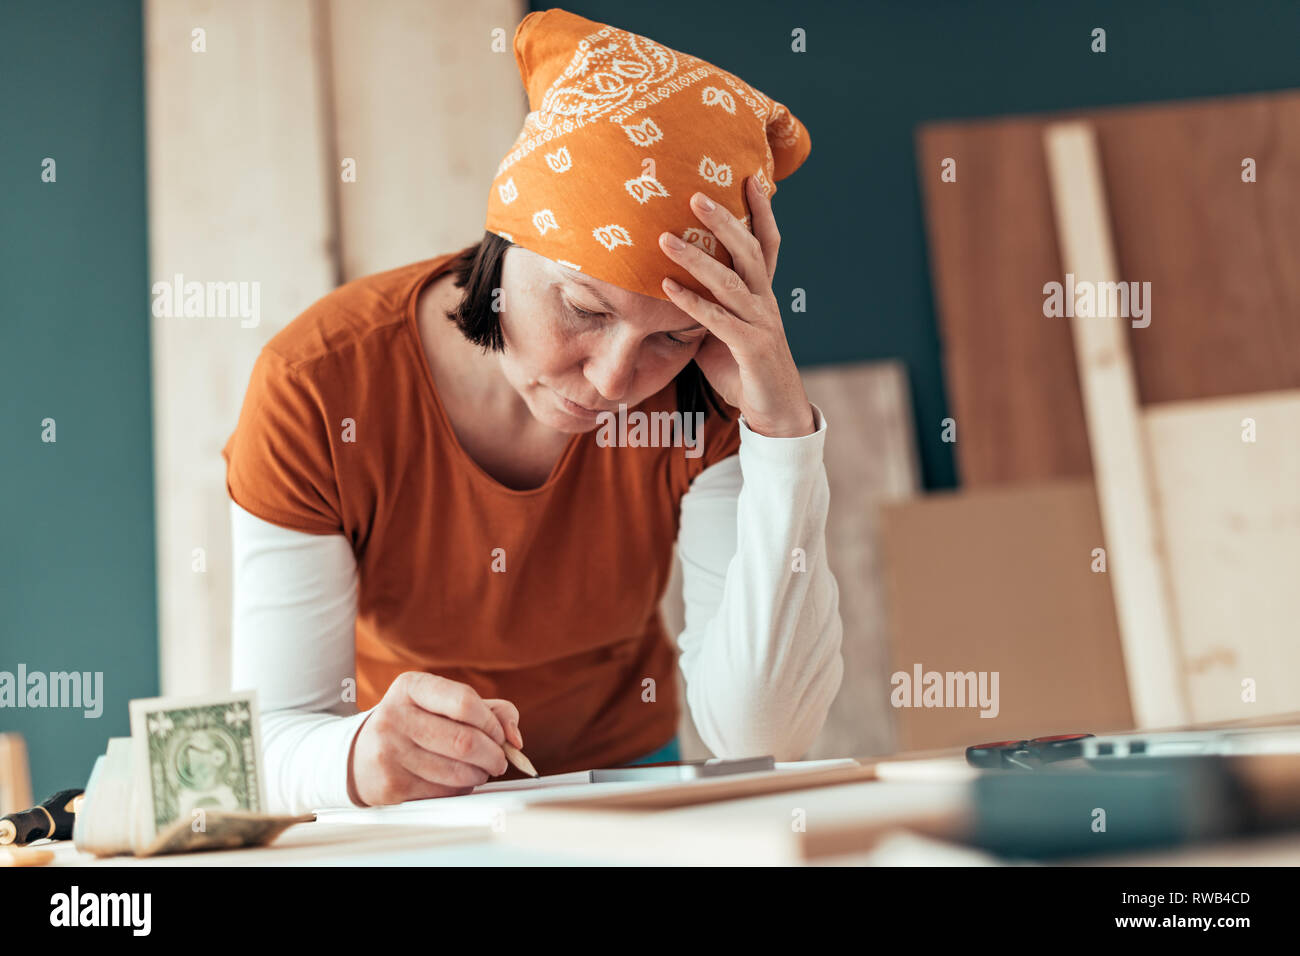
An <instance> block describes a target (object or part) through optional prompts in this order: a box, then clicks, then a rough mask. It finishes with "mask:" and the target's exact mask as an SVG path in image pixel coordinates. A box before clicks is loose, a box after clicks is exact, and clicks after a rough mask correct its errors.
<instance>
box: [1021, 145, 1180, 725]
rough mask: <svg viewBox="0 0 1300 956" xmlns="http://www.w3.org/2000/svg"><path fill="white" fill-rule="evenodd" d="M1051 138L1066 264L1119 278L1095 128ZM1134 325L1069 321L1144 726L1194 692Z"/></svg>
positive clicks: (1104, 278)
mask: <svg viewBox="0 0 1300 956" xmlns="http://www.w3.org/2000/svg"><path fill="white" fill-rule="evenodd" d="M1044 146H1045V148H1046V151H1047V165H1048V173H1049V178H1050V181H1051V184H1052V206H1053V210H1054V211H1055V214H1056V223H1057V240H1058V243H1059V245H1060V249H1061V261H1062V263H1063V265H1064V267H1065V271H1066V272H1068V273H1072V274H1073V275H1074V276H1075V281H1076V282H1091V283H1101V282H1116V281H1118V280H1119V278H1120V276H1119V269H1118V265H1117V263H1116V260H1115V252H1114V248H1113V245H1112V243H1111V235H1110V222H1109V217H1108V214H1107V211H1106V191H1105V183H1104V181H1103V179H1102V174H1101V166H1100V160H1099V157H1098V155H1097V146H1096V137H1095V135H1094V133H1093V130H1092V127H1091V126H1089V125H1088V124H1086V123H1082V122H1075V123H1062V124H1059V125H1052V126H1049V127H1048V128H1047V129H1046V131H1045V132H1044ZM1130 325H1131V320H1130V319H1129V318H1127V317H1114V316H1105V315H1102V316H1092V315H1077V314H1076V315H1075V316H1073V318H1071V320H1070V328H1071V331H1072V333H1073V336H1074V353H1075V358H1076V360H1077V361H1078V365H1079V379H1080V381H1081V383H1082V392H1083V403H1084V410H1085V414H1086V416H1087V423H1088V441H1089V445H1090V446H1091V449H1092V458H1093V463H1094V468H1095V470H1096V485H1097V496H1098V498H1099V499H1100V500H1101V518H1102V527H1103V529H1104V530H1105V535H1106V552H1107V562H1108V565H1109V576H1110V580H1111V585H1112V588H1113V590H1114V593H1115V610H1116V613H1117V615H1118V619H1119V633H1120V641H1121V644H1122V646H1123V648H1124V662H1125V664H1126V672H1127V674H1128V682H1129V693H1130V695H1131V698H1132V702H1133V717H1134V720H1135V723H1136V726H1138V727H1159V726H1167V725H1170V724H1182V723H1185V722H1186V721H1187V698H1186V688H1185V686H1184V683H1183V673H1182V666H1181V665H1182V660H1181V656H1180V654H1179V648H1178V643H1177V630H1176V624H1175V621H1174V619H1173V618H1172V616H1171V614H1170V609H1169V581H1168V577H1167V575H1166V571H1165V564H1164V555H1165V551H1164V545H1163V536H1162V533H1161V524H1160V521H1159V516H1158V515H1157V514H1156V512H1155V509H1154V506H1153V501H1152V496H1151V479H1150V476H1149V473H1148V472H1149V465H1148V461H1147V454H1146V446H1145V438H1146V436H1145V434H1144V433H1143V431H1142V424H1141V417H1140V416H1141V413H1140V411H1139V409H1138V399H1137V387H1136V385H1135V384H1134V381H1133V367H1132V363H1131V361H1130V359H1129V354H1128V342H1127V339H1126V330H1127V329H1128V328H1129V327H1130Z"/></svg>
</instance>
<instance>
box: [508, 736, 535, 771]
mask: <svg viewBox="0 0 1300 956" xmlns="http://www.w3.org/2000/svg"><path fill="white" fill-rule="evenodd" d="M501 748H502V749H503V750H505V752H506V759H507V760H509V761H510V762H511V763H512V764H514V765H515V766H516V767H518V768H519V769H520V770H522V771H523V772H524V773H526V774H528V776H530V777H536V776H537V771H536V770H535V769H533V762H532V761H531V760H529V759H528V758H527V757H525V756H524V754H523V751H522V750H520V749H519V748H517V747H514V746H512V745H511V744H508V743H506V744H502V745H501Z"/></svg>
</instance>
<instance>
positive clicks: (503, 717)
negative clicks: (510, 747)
mask: <svg viewBox="0 0 1300 956" xmlns="http://www.w3.org/2000/svg"><path fill="white" fill-rule="evenodd" d="M483 703H485V704H487V705H488V707H490V708H491V710H492V712H493V713H494V714H496V715H497V720H499V721H501V726H502V727H504V728H505V730H506V739H507V740H509V741H510V742H511V743H512V744H514V745H515V746H516V747H519V748H521V749H522V748H523V746H524V738H523V735H522V734H521V733H520V732H519V708H518V707H516V706H515V705H514V704H512V703H510V701H508V700H505V699H503V698H500V697H484V698H483Z"/></svg>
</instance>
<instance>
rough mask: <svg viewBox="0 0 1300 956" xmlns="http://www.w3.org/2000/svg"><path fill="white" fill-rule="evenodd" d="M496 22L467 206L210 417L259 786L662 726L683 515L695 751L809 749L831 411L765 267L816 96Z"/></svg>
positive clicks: (408, 793)
mask: <svg viewBox="0 0 1300 956" xmlns="http://www.w3.org/2000/svg"><path fill="white" fill-rule="evenodd" d="M515 56H516V60H517V62H518V63H519V66H520V71H521V74H522V76H523V79H524V82H525V85H526V86H527V87H528V90H529V95H530V103H531V104H532V105H533V110H532V112H530V113H529V117H528V120H527V122H526V123H525V126H524V129H523V131H522V132H521V133H520V136H519V139H518V140H517V142H516V144H515V146H514V148H512V150H511V152H510V153H509V154H507V156H506V158H505V159H504V160H503V161H502V163H501V166H500V168H499V169H498V173H497V176H496V179H495V180H494V182H493V188H492V192H491V194H490V199H489V205H488V218H487V231H486V233H485V236H484V239H483V241H482V242H480V243H479V244H478V245H476V246H471V247H470V248H468V249H466V250H463V251H462V252H461V253H459V254H452V255H445V256H442V257H440V258H437V259H434V260H430V261H428V262H420V263H415V264H413V265H410V266H406V267H403V268H400V269H395V270H392V271H390V272H385V273H380V274H378V275H374V276H367V277H365V278H363V279H359V280H357V281H355V282H351V283H349V284H347V285H345V286H343V287H342V288H340V289H338V290H336V291H335V292H333V293H331V294H330V295H328V296H326V297H325V298H324V299H322V300H320V301H319V302H317V303H316V304H315V305H313V306H312V307H311V308H310V309H308V310H307V311H306V312H305V313H304V314H303V315H301V316H299V317H298V318H297V319H295V320H294V321H293V322H292V323H290V324H289V325H288V326H287V327H286V328H285V329H284V330H283V331H281V332H280V333H279V334H278V335H276V336H275V337H274V338H273V339H272V340H271V341H270V342H269V343H268V344H267V346H266V348H265V349H263V351H262V353H261V355H260V356H259V357H258V361H257V363H256V365H255V367H254V371H253V375H252V379H251V381H250V383H249V389H248V393H247V395H246V396H245V400H244V407H243V410H242V411H241V414H240V420H239V423H238V426H237V428H236V431H235V433H234V434H233V435H232V436H231V439H230V441H229V442H228V443H227V445H226V448H225V450H224V452H223V454H224V456H225V457H226V460H227V487H228V490H229V492H230V496H231V516H232V530H233V546H234V574H235V581H234V589H235V601H234V625H233V635H232V638H233V684H234V686H235V687H236V688H243V687H255V688H257V690H258V693H259V700H260V703H261V707H262V731H263V752H264V758H265V763H266V772H267V791H268V802H269V803H270V805H271V807H272V808H273V809H276V810H287V811H291V812H300V811H305V810H310V809H313V808H316V807H323V806H338V805H342V806H346V805H348V804H349V803H350V804H354V805H379V804H388V803H396V802H401V801H405V800H414V799H423V798H428V797H436V796H445V795H450V794H460V793H466V792H468V791H469V790H470V789H472V788H473V787H475V786H477V785H479V784H481V783H483V782H485V781H487V780H488V779H489V778H490V777H494V776H498V775H501V774H503V773H506V772H507V770H508V769H509V767H508V764H507V762H506V759H505V756H504V751H503V749H502V744H503V743H505V742H507V741H508V742H510V743H512V744H513V745H514V746H516V747H519V748H521V749H526V752H527V754H528V756H529V757H530V758H531V759H532V761H533V763H534V764H535V765H536V767H537V768H538V769H539V771H540V772H542V773H558V772H564V771H568V770H577V769H587V768H591V767H598V766H614V765H619V764H626V763H629V762H643V761H646V760H652V759H678V755H677V753H676V747H675V729H676V726H677V722H678V716H679V705H678V700H677V691H676V684H675V681H674V673H673V669H674V660H675V656H676V655H675V653H674V650H673V648H672V645H671V642H670V640H669V636H668V634H667V633H666V631H665V629H664V626H663V623H662V621H661V619H660V615H659V611H658V605H659V602H660V599H661V597H662V595H663V593H664V590H665V587H666V583H667V580H668V576H669V571H670V566H671V558H672V548H673V543H674V539H676V540H677V546H678V551H679V553H680V556H681V559H682V565H683V574H684V586H683V595H684V598H685V603H686V628H685V630H684V631H683V633H682V634H681V635H680V636H679V638H678V642H679V645H680V649H681V656H680V666H681V668H682V672H683V675H684V677H685V683H686V690H687V694H686V696H687V699H688V703H689V706H690V709H691V714H692V716H693V718H694V720H695V723H696V725H697V727H698V729H699V731H700V735H701V737H702V738H703V740H704V742H705V743H706V744H707V745H708V746H709V747H710V748H711V749H712V750H713V752H714V753H715V754H717V755H719V756H748V755H758V754H772V755H774V756H776V757H777V759H795V758H797V757H799V756H800V755H801V754H802V753H803V752H804V751H805V750H806V749H807V748H808V746H809V745H810V744H811V743H812V740H813V738H814V737H815V736H816V735H817V733H818V731H819V730H820V728H821V725H822V723H823V721H824V720H825V716H826V712H827V710H828V708H829V706H830V703H831V700H832V698H833V697H834V696H835V693H836V692H837V690H838V688H839V685H840V680H841V676H842V670H843V665H842V662H841V658H840V636H841V624H840V619H839V610H838V591H837V587H836V583H835V579H834V577H833V576H832V574H831V572H830V570H829V568H828V567H827V565H826V559H825V553H824V552H825V547H824V531H825V521H826V509H827V503H828V490H827V484H826V476H825V469H824V467H823V464H822V445H823V442H824V440H825V431H826V423H825V422H824V421H823V420H822V417H821V414H820V412H819V411H818V410H817V409H815V408H814V407H813V406H811V405H810V403H809V402H808V398H807V396H806V395H805V393H804V389H803V385H802V383H801V381H800V378H799V374H798V371H797V369H796V367H795V365H794V361H793V359H792V358H791V355H790V351H789V348H788V346H787V344H786V339H785V334H784V330H783V328H782V324H781V315H780V309H779V306H778V304H777V300H776V297H775V295H774V294H773V292H772V287H771V282H772V275H773V273H774V271H775V267H776V255H777V246H778V242H779V236H778V234H777V227H776V222H775V219H774V217H773V214H772V209H771V205H770V202H769V198H768V195H769V193H770V192H772V191H774V190H775V186H774V181H775V180H778V179H781V178H783V177H784V176H785V175H788V174H789V173H791V172H793V171H794V169H795V168H797V167H798V166H799V165H800V164H801V163H802V162H803V160H804V159H805V158H806V157H807V155H808V152H809V150H810V148H811V146H810V143H809V140H808V136H807V132H806V130H804V128H803V126H802V125H801V124H799V122H798V120H796V119H795V118H794V117H793V116H791V115H790V114H789V112H788V111H787V110H785V108H784V107H783V106H781V104H779V103H775V102H774V101H772V100H770V99H768V98H767V97H765V96H764V95H763V94H761V93H759V92H758V91H756V90H753V89H752V88H751V87H749V86H748V85H747V84H744V83H743V82H742V81H740V80H738V79H737V78H735V77H734V76H732V75H731V74H729V73H726V72H725V71H722V70H719V69H718V68H717V67H714V66H712V65H711V64H707V63H705V62H704V61H702V60H698V59H696V58H694V57H691V56H688V55H686V54H682V53H679V52H677V51H674V50H670V49H668V48H667V47H663V46H661V45H659V44H656V43H654V42H653V41H651V40H649V39H647V38H645V37H641V36H637V35H635V34H630V33H627V32H625V31H622V30H618V29H616V28H613V27H609V26H606V25H603V24H597V23H592V22H591V21H588V20H585V19H583V18H581V17H577V16H574V15H572V14H569V13H567V12H565V11H562V10H548V11H545V12H544V13H532V14H530V15H529V16H528V17H526V18H525V19H524V21H523V22H522V23H521V24H520V26H519V28H518V30H517V31H516V34H515ZM751 170H752V172H748V171H751ZM747 173H748V174H747ZM710 198H712V200H713V201H712V202H710ZM746 210H748V211H747V212H746ZM681 240H684V241H681ZM678 246H680V248H678ZM674 279H675V280H676V281H674ZM706 380H707V381H706ZM715 391H716V393H717V394H718V395H720V396H721V397H722V399H723V402H718V401H717V400H716V399H715V397H714V392H715ZM638 416H640V418H639V419H638ZM647 421H649V422H650V423H652V425H651V427H645V426H646V422H647ZM701 423H702V425H701ZM660 426H662V427H660ZM358 708H360V710H358ZM521 726H522V727H523V728H526V729H527V730H528V735H527V737H525V736H524V735H523V734H522V733H521Z"/></svg>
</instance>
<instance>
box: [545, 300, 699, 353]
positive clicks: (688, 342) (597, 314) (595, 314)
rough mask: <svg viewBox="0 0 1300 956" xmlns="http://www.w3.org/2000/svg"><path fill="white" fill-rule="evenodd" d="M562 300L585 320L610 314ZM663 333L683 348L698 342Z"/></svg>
mask: <svg viewBox="0 0 1300 956" xmlns="http://www.w3.org/2000/svg"><path fill="white" fill-rule="evenodd" d="M562 301H563V302H564V307H565V309H567V310H568V311H569V313H570V314H571V315H573V316H574V317H575V318H578V319H582V320H583V321H595V320H597V319H602V318H604V317H605V316H606V315H608V313H606V312H592V311H590V310H588V309H583V308H581V307H579V306H576V305H574V304H573V303H572V302H570V301H569V300H568V299H564V300H562ZM661 334H662V335H663V337H664V340H665V341H667V342H669V343H671V344H672V345H674V346H676V347H677V348H681V349H686V348H690V347H691V346H692V345H694V344H695V343H696V341H698V340H697V339H679V338H677V336H676V334H674V333H672V332H663V333H661Z"/></svg>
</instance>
